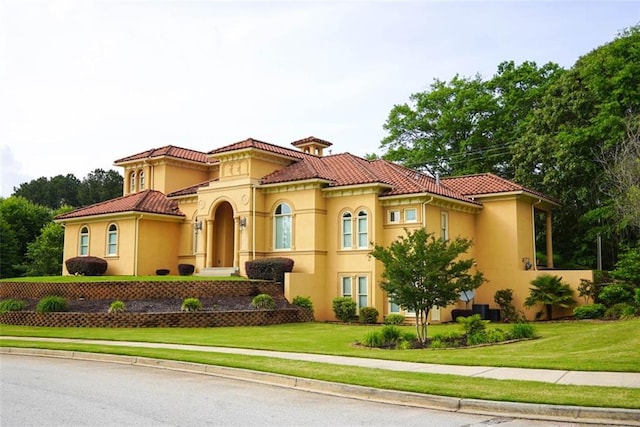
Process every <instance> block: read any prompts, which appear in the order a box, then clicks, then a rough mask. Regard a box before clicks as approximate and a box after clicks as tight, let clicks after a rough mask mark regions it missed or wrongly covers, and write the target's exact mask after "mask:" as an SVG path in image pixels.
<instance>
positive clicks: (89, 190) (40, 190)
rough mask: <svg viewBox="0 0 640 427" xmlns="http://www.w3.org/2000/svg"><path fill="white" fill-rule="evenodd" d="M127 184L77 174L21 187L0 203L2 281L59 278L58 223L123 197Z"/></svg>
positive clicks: (97, 174) (113, 177) (107, 176)
mask: <svg viewBox="0 0 640 427" xmlns="http://www.w3.org/2000/svg"><path fill="white" fill-rule="evenodd" d="M122 187H123V178H122V176H121V175H120V174H119V173H118V172H117V171H115V170H109V171H104V170H102V169H96V170H94V171H93V172H90V173H89V174H88V175H87V176H86V177H84V178H83V179H82V180H79V179H78V178H76V177H75V176H74V175H72V174H68V175H65V176H63V175H58V176H55V177H53V178H50V179H49V178H45V177H41V178H38V179H35V180H32V181H30V182H27V183H23V184H20V186H19V187H17V188H15V187H14V191H13V193H12V195H11V197H8V198H0V235H1V236H2V238H1V239H0V254H1V256H0V278H7V277H20V276H47V275H59V274H60V273H61V272H62V256H63V245H64V229H63V228H62V226H61V225H60V224H56V223H54V222H53V218H54V217H55V216H56V215H59V214H61V213H64V212H68V211H70V210H73V209H74V208H78V207H81V206H86V205H91V204H94V203H99V202H102V201H105V200H109V199H113V198H115V197H119V196H122Z"/></svg>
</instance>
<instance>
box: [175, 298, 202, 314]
mask: <svg viewBox="0 0 640 427" xmlns="http://www.w3.org/2000/svg"><path fill="white" fill-rule="evenodd" d="M180 310H181V311H200V310H202V303H201V302H200V300H199V299H198V298H185V299H183V300H182V305H181V306H180Z"/></svg>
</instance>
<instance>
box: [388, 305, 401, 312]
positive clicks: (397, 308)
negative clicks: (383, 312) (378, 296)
mask: <svg viewBox="0 0 640 427" xmlns="http://www.w3.org/2000/svg"><path fill="white" fill-rule="evenodd" d="M389 313H400V306H399V305H398V304H395V303H393V302H390V303H389Z"/></svg>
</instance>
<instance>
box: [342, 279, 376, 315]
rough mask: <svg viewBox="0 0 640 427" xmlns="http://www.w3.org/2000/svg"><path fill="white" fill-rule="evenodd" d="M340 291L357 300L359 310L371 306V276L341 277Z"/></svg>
mask: <svg viewBox="0 0 640 427" xmlns="http://www.w3.org/2000/svg"><path fill="white" fill-rule="evenodd" d="M340 280H341V289H340V293H341V295H342V296H343V297H347V298H351V299H353V300H354V301H355V303H356V306H357V310H358V312H359V311H360V309H361V308H362V307H368V306H369V276H358V275H349V276H342V277H341V279H340Z"/></svg>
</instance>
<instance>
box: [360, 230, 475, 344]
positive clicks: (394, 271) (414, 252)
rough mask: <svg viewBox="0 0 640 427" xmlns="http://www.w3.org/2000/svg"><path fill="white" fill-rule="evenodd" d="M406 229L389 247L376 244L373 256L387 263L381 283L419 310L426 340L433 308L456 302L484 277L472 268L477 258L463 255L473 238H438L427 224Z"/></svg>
mask: <svg viewBox="0 0 640 427" xmlns="http://www.w3.org/2000/svg"><path fill="white" fill-rule="evenodd" d="M405 231H406V233H407V235H406V237H405V236H402V237H400V238H398V240H396V241H394V242H393V243H391V245H389V247H383V246H379V245H375V246H374V249H373V250H372V251H371V256H373V257H374V258H375V259H377V260H378V261H380V262H381V263H382V264H383V265H384V272H383V273H382V279H383V280H382V282H381V283H380V287H381V288H382V289H383V290H384V291H386V292H387V293H388V295H389V299H390V301H392V302H394V303H396V304H398V305H400V306H401V307H403V308H405V309H408V310H410V311H413V312H415V313H416V331H417V334H418V340H419V341H420V342H422V343H424V342H426V339H427V319H428V315H429V310H431V308H432V307H446V306H448V305H450V304H452V303H454V302H456V301H457V300H458V298H459V297H460V292H462V291H469V290H472V289H476V288H477V287H478V286H480V285H481V284H482V283H483V282H484V277H483V275H482V273H480V272H475V273H471V272H470V271H469V270H471V269H472V267H473V264H474V260H473V258H466V259H462V258H461V255H462V254H464V253H466V252H467V251H468V250H469V248H470V247H471V245H472V242H471V241H470V240H467V239H464V238H461V237H458V238H456V239H454V240H441V239H436V238H435V237H434V236H433V234H431V233H427V232H426V231H425V229H424V228H419V229H417V230H416V231H413V232H411V231H408V230H405Z"/></svg>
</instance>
